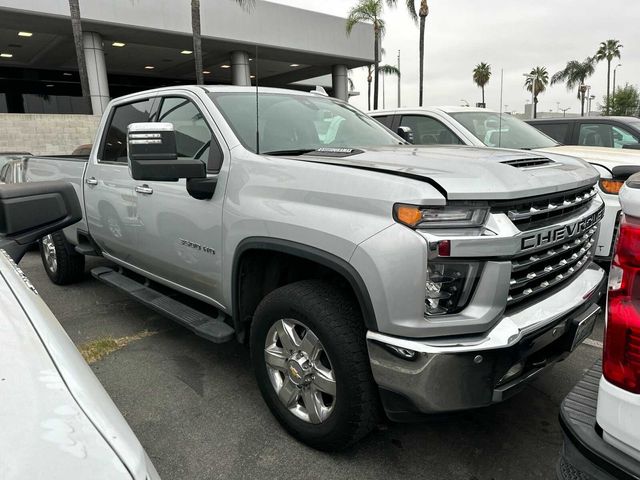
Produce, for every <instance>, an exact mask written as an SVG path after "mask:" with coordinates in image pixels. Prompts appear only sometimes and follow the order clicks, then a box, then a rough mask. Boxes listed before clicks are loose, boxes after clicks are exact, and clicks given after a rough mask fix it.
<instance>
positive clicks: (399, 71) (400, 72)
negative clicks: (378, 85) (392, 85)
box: [398, 50, 402, 108]
mask: <svg viewBox="0 0 640 480" xmlns="http://www.w3.org/2000/svg"><path fill="white" fill-rule="evenodd" d="M401 79H402V71H401V70H400V50H398V108H400V103H401V102H400V80H401Z"/></svg>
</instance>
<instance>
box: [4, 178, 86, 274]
mask: <svg viewBox="0 0 640 480" xmlns="http://www.w3.org/2000/svg"><path fill="white" fill-rule="evenodd" d="M81 219H82V209H81V208H80V202H79V201H78V196H77V195H76V191H75V189H74V187H73V185H72V184H70V183H69V182H63V181H55V182H33V183H15V184H5V185H1V186H0V248H2V249H4V250H6V252H7V253H8V254H9V255H10V256H11V258H13V260H14V261H15V262H16V263H17V262H19V261H20V259H21V258H22V256H23V255H24V253H25V252H26V251H27V249H28V248H29V246H30V245H31V244H32V243H33V242H35V241H36V240H38V239H40V238H42V237H44V236H45V235H49V234H50V233H53V232H57V231H58V230H62V229H63V228H64V227H67V226H69V225H72V224H74V223H76V222H77V221H79V220H81Z"/></svg>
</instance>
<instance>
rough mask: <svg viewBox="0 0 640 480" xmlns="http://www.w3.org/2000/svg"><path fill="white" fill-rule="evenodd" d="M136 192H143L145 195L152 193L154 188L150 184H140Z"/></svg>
mask: <svg viewBox="0 0 640 480" xmlns="http://www.w3.org/2000/svg"><path fill="white" fill-rule="evenodd" d="M136 192H138V193H142V194H143V195H151V194H152V193H153V188H151V187H150V186H149V185H138V186H137V187H136Z"/></svg>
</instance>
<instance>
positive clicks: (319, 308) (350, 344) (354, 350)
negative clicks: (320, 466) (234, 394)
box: [250, 280, 379, 451]
mask: <svg viewBox="0 0 640 480" xmlns="http://www.w3.org/2000/svg"><path fill="white" fill-rule="evenodd" d="M281 319H294V320H295V321H296V322H299V323H300V324H302V325H303V326H304V327H306V328H309V329H311V331H312V332H313V333H314V334H315V336H316V337H317V338H318V340H319V341H320V343H321V345H322V347H323V350H324V351H325V352H326V354H327V355H328V358H329V359H330V363H331V368H332V372H333V375H334V376H335V389H336V394H335V397H334V401H335V403H334V404H333V410H332V412H331V413H330V415H329V416H328V418H326V419H325V420H324V421H322V422H321V423H319V424H312V423H309V422H306V421H304V420H301V419H300V418H298V417H297V416H295V415H294V414H293V413H291V411H290V410H289V409H288V408H287V407H286V406H285V405H284V404H283V403H282V402H281V401H280V399H279V398H278V394H277V393H276V389H275V387H274V386H273V385H272V383H271V378H270V377H269V373H268V367H267V363H266V361H265V342H266V340H267V337H268V335H269V331H270V329H271V327H272V326H274V324H275V323H276V322H278V321H279V320H281ZM365 335H366V330H365V327H364V324H363V321H362V315H361V313H360V310H359V308H358V306H357V304H356V303H355V302H354V300H353V299H352V298H350V297H349V296H348V295H346V294H345V293H344V292H343V291H341V290H340V289H338V288H336V287H333V286H332V285H330V284H328V283H326V282H323V281H319V280H304V281H300V282H296V283H292V284H290V285H286V286H284V287H281V288H278V289H277V290H274V291H273V292H271V293H270V294H269V295H267V296H266V297H265V298H264V299H263V300H262V302H261V303H260V305H258V308H257V309H256V312H255V315H254V320H253V323H252V325H251V337H250V349H251V357H252V363H253V368H254V372H255V375H256V379H257V381H258V386H259V388H260V390H261V392H262V396H263V398H264V400H265V402H266V403H267V405H268V406H269V408H270V409H271V412H272V413H273V414H274V416H275V417H276V418H277V419H278V421H279V422H280V423H281V424H282V426H283V427H284V428H285V429H286V430H287V431H288V432H289V433H290V434H291V435H293V436H294V437H295V438H297V439H298V440H300V441H301V442H303V443H305V444H307V445H309V446H311V447H313V448H316V449H319V450H325V451H333V450H340V449H343V448H345V447H348V446H350V445H352V444H353V443H355V442H356V441H358V440H360V439H361V438H362V437H364V436H365V435H367V434H368V433H369V432H370V431H371V430H372V429H373V428H374V426H375V424H376V421H377V420H378V402H379V399H378V392H377V388H376V386H375V384H374V381H373V377H372V374H371V368H370V365H369V357H368V354H367V346H366V338H365Z"/></svg>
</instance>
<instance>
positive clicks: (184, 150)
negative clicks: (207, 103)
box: [158, 97, 222, 172]
mask: <svg viewBox="0 0 640 480" xmlns="http://www.w3.org/2000/svg"><path fill="white" fill-rule="evenodd" d="M158 121H159V122H168V123H172V124H173V128H174V129H175V132H176V148H177V150H178V157H186V158H199V159H202V160H205V161H206V162H207V170H209V171H215V172H217V171H218V170H220V165H221V164H222V150H220V146H219V145H218V143H217V142H216V140H215V139H214V137H213V134H212V133H211V130H210V129H209V126H208V125H207V122H206V121H205V119H204V117H203V116H202V113H201V112H200V110H198V108H197V107H196V106H195V105H194V104H193V102H192V101H191V100H189V99H186V98H182V97H166V98H164V99H163V101H162V106H161V107H160V112H159V114H158Z"/></svg>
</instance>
